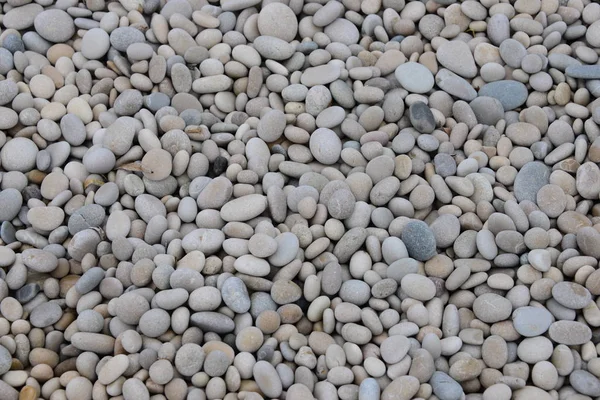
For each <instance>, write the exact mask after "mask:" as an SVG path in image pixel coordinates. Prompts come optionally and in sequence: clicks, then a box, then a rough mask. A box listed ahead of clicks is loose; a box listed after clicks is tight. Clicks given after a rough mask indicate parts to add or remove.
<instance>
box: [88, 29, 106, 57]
mask: <svg viewBox="0 0 600 400" xmlns="http://www.w3.org/2000/svg"><path fill="white" fill-rule="evenodd" d="M109 48H110V37H109V35H108V33H106V31H105V30H104V29H100V28H93V29H90V30H89V31H87V32H86V33H85V35H83V38H82V40H81V54H83V55H84V57H85V58H87V59H89V60H99V59H101V58H102V57H104V55H105V54H106V52H107V51H108V49H109Z"/></svg>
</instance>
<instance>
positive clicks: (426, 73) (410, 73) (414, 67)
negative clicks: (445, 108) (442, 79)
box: [394, 62, 434, 93]
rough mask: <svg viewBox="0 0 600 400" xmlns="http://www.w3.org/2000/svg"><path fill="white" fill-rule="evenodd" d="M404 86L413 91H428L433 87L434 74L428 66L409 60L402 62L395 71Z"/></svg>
mask: <svg viewBox="0 0 600 400" xmlns="http://www.w3.org/2000/svg"><path fill="white" fill-rule="evenodd" d="M394 75H395V76H396V79H398V82H400V84H401V85H402V87H403V88H404V89H406V90H408V91H409V92H412V93H427V92H429V91H430V90H431V89H432V88H433V83H434V79H433V74H432V73H431V71H430V70H429V69H427V67H426V66H424V65H422V64H419V63H416V62H407V63H404V64H401V65H399V66H398V68H396V71H395V72H394Z"/></svg>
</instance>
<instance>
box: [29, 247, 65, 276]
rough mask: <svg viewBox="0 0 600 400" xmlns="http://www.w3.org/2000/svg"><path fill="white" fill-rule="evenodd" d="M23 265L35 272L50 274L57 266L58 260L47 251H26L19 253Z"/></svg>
mask: <svg viewBox="0 0 600 400" xmlns="http://www.w3.org/2000/svg"><path fill="white" fill-rule="evenodd" d="M21 255H22V258H23V264H25V266H27V268H30V269H32V270H34V271H36V272H42V273H48V272H52V271H54V270H55V269H56V267H57V266H58V258H56V256H55V255H54V254H53V253H50V252H49V251H44V250H40V249H27V250H25V251H24V252H23V253H21Z"/></svg>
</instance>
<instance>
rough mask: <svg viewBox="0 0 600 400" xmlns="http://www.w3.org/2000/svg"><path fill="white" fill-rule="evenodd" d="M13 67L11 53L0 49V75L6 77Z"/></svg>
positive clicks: (2, 48)
mask: <svg viewBox="0 0 600 400" xmlns="http://www.w3.org/2000/svg"><path fill="white" fill-rule="evenodd" d="M14 66H15V64H14V60H13V55H12V53H11V52H10V51H9V50H7V49H5V48H4V47H0V74H2V75H6V74H7V73H8V71H10V70H11V69H13V68H14Z"/></svg>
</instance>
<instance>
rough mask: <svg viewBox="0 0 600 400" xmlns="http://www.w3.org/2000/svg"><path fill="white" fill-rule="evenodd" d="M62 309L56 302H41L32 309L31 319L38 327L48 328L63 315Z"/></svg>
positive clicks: (32, 323)
mask: <svg viewBox="0 0 600 400" xmlns="http://www.w3.org/2000/svg"><path fill="white" fill-rule="evenodd" d="M62 314H63V312H62V309H61V308H60V305H58V303H55V302H48V303H43V304H40V305H39V306H37V307H35V308H34V309H33V310H32V311H31V315H29V321H30V322H31V325H33V326H35V327H36V328H46V327H48V326H50V325H54V324H55V323H56V322H58V320H59V319H60V318H61V317H62Z"/></svg>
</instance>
